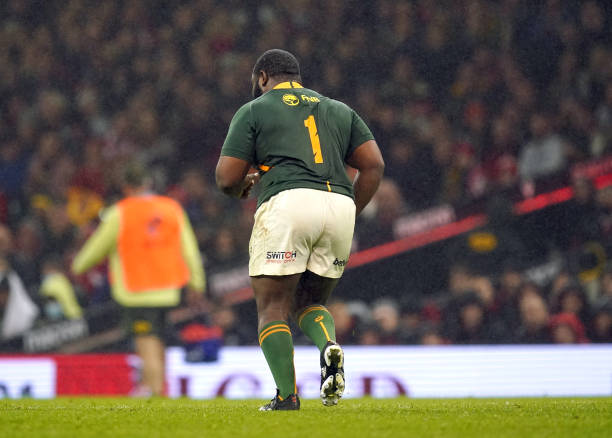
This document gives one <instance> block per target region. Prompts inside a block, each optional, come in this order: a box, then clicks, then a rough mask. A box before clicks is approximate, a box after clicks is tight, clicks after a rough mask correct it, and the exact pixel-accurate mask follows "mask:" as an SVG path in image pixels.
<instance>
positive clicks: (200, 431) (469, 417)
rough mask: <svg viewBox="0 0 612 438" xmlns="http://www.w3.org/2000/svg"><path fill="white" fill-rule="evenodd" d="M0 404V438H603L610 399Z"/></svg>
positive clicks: (608, 432)
mask: <svg viewBox="0 0 612 438" xmlns="http://www.w3.org/2000/svg"><path fill="white" fill-rule="evenodd" d="M261 404H262V401H257V400H223V399H217V400H206V401H198V400H188V399H174V400H170V399H148V400H145V399H128V398H59V399H54V400H0V437H2V438H4V437H11V438H13V437H14V438H21V437H78V438H89V437H96V438H101V437H130V438H137V437H146V438H153V437H177V438H180V437H199V438H204V437H242V436H244V437H265V438H272V437H276V436H280V437H284V436H287V437H291V438H298V437H308V438H324V437H328V436H330V437H334V438H341V437H349V438H357V437H394V438H397V437H445V438H446V437H495V438H501V437H521V438H528V437H555V438H561V437H611V436H612V398H576V399H569V398H544V399H535V398H526V399H508V400H506V399H460V400H448V399H445V400H418V399H409V398H397V399H386V400H380V399H369V398H364V399H347V400H342V401H341V402H340V405H338V406H337V407H334V408H326V407H324V406H322V405H321V403H320V402H319V401H318V400H303V401H302V409H301V410H300V411H299V412H295V411H294V412H259V411H257V408H258V407H259V406H260V405H261Z"/></svg>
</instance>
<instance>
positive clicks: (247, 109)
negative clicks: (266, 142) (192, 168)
mask: <svg viewBox="0 0 612 438" xmlns="http://www.w3.org/2000/svg"><path fill="white" fill-rule="evenodd" d="M253 125H254V124H253V121H252V116H251V105H250V104H246V105H243V106H242V107H241V108H240V109H239V110H238V111H237V112H236V114H235V115H234V117H233V118H232V122H231V123H230V127H229V130H228V132H227V137H225V142H224V143H223V148H222V149H221V156H220V157H219V161H218V163H217V168H216V170H215V179H216V181H217V187H219V189H220V190H221V191H222V192H223V193H225V194H226V195H229V196H232V197H235V198H246V197H247V196H248V195H249V192H250V191H251V188H252V187H253V185H254V184H255V183H256V182H257V181H258V179H259V175H258V174H248V172H249V169H250V168H251V163H252V162H253V159H254V155H255V128H254V126H253Z"/></svg>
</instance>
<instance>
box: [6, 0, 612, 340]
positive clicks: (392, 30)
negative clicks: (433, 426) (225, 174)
mask: <svg viewBox="0 0 612 438" xmlns="http://www.w3.org/2000/svg"><path fill="white" fill-rule="evenodd" d="M313 11H317V13H316V14H315V13H314V12H313ZM0 17H1V18H0V267H1V268H2V277H3V278H4V279H5V280H3V281H2V282H0V306H1V308H2V313H0V315H2V323H3V326H2V332H1V333H2V339H1V341H0V349H2V350H3V351H10V350H13V351H15V350H17V351H21V350H25V351H50V350H51V351H64V352H81V351H92V350H97V351H109V350H117V349H122V348H124V347H125V345H124V342H125V337H124V335H123V333H122V331H121V330H120V329H118V328H117V327H118V316H117V315H116V312H115V310H114V306H113V303H112V302H111V301H110V298H109V293H108V282H107V280H106V278H105V269H104V267H100V268H99V269H97V270H95V271H93V272H90V273H89V274H88V275H87V276H85V277H81V278H74V277H66V276H68V272H69V271H68V269H67V267H68V266H69V265H70V261H71V259H72V257H73V256H74V254H75V252H76V250H77V249H78V248H79V247H80V245H81V244H82V243H83V242H84V240H85V239H86V237H87V236H88V235H89V234H90V233H91V231H92V230H93V229H94V228H95V226H96V224H97V221H98V217H99V212H100V209H102V208H103V207H104V206H107V205H110V204H111V203H112V202H114V201H115V200H117V199H118V196H119V186H118V173H117V166H116V164H117V163H120V162H124V161H126V160H134V159H136V160H138V161H140V162H142V163H144V164H146V165H147V166H148V167H149V168H150V169H151V170H152V172H153V175H154V181H155V187H156V189H157V190H158V191H159V192H160V193H165V194H169V195H170V196H172V197H174V198H175V199H177V200H179V201H180V202H181V204H182V205H183V206H184V208H185V210H186V211H187V212H188V214H189V217H190V219H191V221H192V223H193V225H194V229H195V231H196V234H197V238H198V242H199V245H200V249H201V251H202V253H203V254H204V255H205V259H206V271H207V273H208V275H209V280H210V294H209V300H208V302H207V303H205V305H203V306H202V308H198V309H189V308H186V307H182V308H179V309H177V310H176V311H175V312H174V313H173V315H172V321H173V323H174V324H175V325H176V327H177V329H180V328H182V327H183V326H184V325H185V324H187V323H190V322H193V321H194V320H196V321H202V322H203V323H204V324H207V325H211V326H217V327H221V328H222V329H223V332H224V339H225V343H226V345H242V344H254V343H256V341H257V340H256V336H254V335H253V333H251V332H250V331H249V330H245V329H244V327H243V324H248V323H249V321H250V320H252V319H254V309H253V306H252V303H250V302H249V301H248V298H249V290H248V277H246V274H245V273H246V263H245V262H246V258H247V244H248V238H249V230H250V228H251V225H252V215H253V212H254V208H255V203H254V201H253V200H250V201H247V202H243V203H240V204H238V203H233V202H228V201H227V200H225V199H224V198H223V197H222V196H221V195H220V194H219V193H218V192H217V190H216V188H215V187H214V176H213V173H214V164H215V163H216V159H217V156H218V153H219V150H220V147H221V144H222V141H223V138H224V136H225V133H226V129H227V126H228V125H229V121H230V118H231V116H232V114H233V113H234V111H235V110H236V109H237V108H238V107H239V105H240V104H241V103H243V102H245V101H246V100H247V99H249V92H250V85H249V78H250V69H251V68H252V65H253V62H254V60H255V58H254V57H255V56H256V54H258V53H260V52H262V51H263V50H265V49H268V48H272V47H282V48H286V49H288V50H291V51H292V52H294V53H295V54H296V55H297V56H298V58H299V59H300V62H301V64H302V66H303V72H302V73H303V77H304V82H305V85H306V86H311V87H312V88H314V89H317V90H319V91H321V92H322V93H323V94H325V95H328V96H330V97H337V98H339V99H341V100H342V101H344V102H347V103H349V104H350V105H351V106H353V107H354V108H355V109H356V110H357V111H358V112H359V113H360V114H361V115H362V116H363V117H364V119H365V120H366V121H367V123H368V124H369V126H371V127H372V130H373V132H374V134H375V136H376V138H377V141H378V143H379V145H380V146H381V149H382V150H383V153H384V155H385V159H386V162H387V175H386V177H387V179H386V180H385V182H384V184H383V185H382V186H381V189H380V190H379V192H378V194H377V195H376V198H375V200H374V202H373V205H372V206H371V207H369V208H368V209H366V211H364V213H363V215H362V216H361V217H360V219H359V221H358V224H357V229H356V236H355V251H356V252H355V254H354V255H353V257H352V260H351V265H349V268H350V270H349V272H348V273H347V276H346V278H345V279H344V280H343V282H341V284H340V286H339V288H338V291H337V294H336V302H335V304H334V305H333V306H332V308H333V309H334V315H335V317H336V319H337V321H342V323H341V324H339V326H340V325H342V329H341V330H338V333H339V339H342V341H343V342H344V343H359V344H394V343H404V344H406V343H407V344H419V343H424V344H431V343H441V344H448V343H455V344H463V343H553V342H555V343H582V342H589V341H590V342H612V267H611V266H610V263H609V262H608V259H609V258H610V254H611V252H610V251H611V249H612V246H611V245H612V240H611V236H612V234H611V232H612V186H610V183H611V181H612V50H611V49H610V47H612V45H611V43H612V7H611V5H610V3H609V2H605V1H601V2H598V1H594V0H589V1H572V2H557V1H538V2H531V1H530V2H525V1H512V0H500V1H486V0H461V1H430V0H418V1H417V0H415V1H389V0H368V1H346V2H344V1H317V0H300V1H295V2H283V1H280V0H278V1H273V0H267V1H261V2H250V1H249V2H241V1H233V0H230V1H215V0H191V1H180V2H179V1H162V0H147V1H144V0H108V1H104V2H91V1H88V0H69V1H67V2H56V1H47V2H37V1H34V0H7V1H4V2H1V3H0ZM49 266H53V269H52V270H51V271H50V270H49ZM62 267H63V269H62ZM50 275H56V276H58V275H59V276H61V278H62V279H66V278H67V279H68V280H69V284H68V285H66V284H65V283H63V284H64V287H63V288H62V292H61V295H62V297H67V298H64V299H63V300H57V299H54V298H53V296H52V295H53V294H49V293H45V292H44V287H43V286H42V285H43V284H45V282H48V281H49V278H50V277H49V276H50ZM16 279H17V280H16ZM16 289H19V291H22V290H25V291H26V294H25V295H24V294H22V293H21V292H19V294H20V296H21V297H22V298H23V299H22V300H21V302H22V305H21V307H19V308H18V307H15V306H13V307H11V306H8V305H7V302H8V297H10V295H11V294H13V293H15V294H16V293H17V292H15V290H16ZM68 302H69V303H71V304H70V307H71V308H72V309H74V308H78V309H79V311H80V310H81V309H82V312H83V315H84V319H81V318H80V317H79V316H76V317H74V315H75V313H74V311H73V312H72V313H71V312H70V311H69V310H68V308H66V307H65V306H64V307H63V305H62V304H63V303H68ZM77 303H78V304H77ZM32 305H35V306H36V307H37V308H38V310H32ZM15 309H18V310H15ZM19 309H21V310H19ZM24 309H26V310H24ZM9 312H26V314H27V315H29V316H28V318H27V320H28V322H29V323H28V324H21V325H20V326H19V327H13V328H14V329H15V330H18V331H19V332H20V335H19V336H15V335H14V333H15V331H14V330H12V329H11V328H10V327H8V324H9V323H8V322H7V321H15V320H16V319H17V320H19V318H15V315H11V314H9ZM35 314H37V315H38V316H34V315H35ZM77 315H80V312H77ZM21 322H23V321H21ZM252 326H253V327H254V326H255V323H254V322H253V323H252ZM177 331H178V330H177ZM4 333H9V334H10V335H7V336H4ZM175 341H176V342H180V339H179V338H178V337H177V339H176V340H175ZM296 342H299V339H296Z"/></svg>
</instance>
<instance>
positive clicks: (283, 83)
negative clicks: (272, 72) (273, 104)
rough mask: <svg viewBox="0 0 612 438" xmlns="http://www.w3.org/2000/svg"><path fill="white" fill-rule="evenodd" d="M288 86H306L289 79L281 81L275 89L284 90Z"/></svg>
mask: <svg viewBox="0 0 612 438" xmlns="http://www.w3.org/2000/svg"><path fill="white" fill-rule="evenodd" d="M287 88H304V87H302V84H300V83H299V82H296V81H291V82H289V81H287V82H281V83H280V84H277V85H275V86H274V88H273V90H284V89H287Z"/></svg>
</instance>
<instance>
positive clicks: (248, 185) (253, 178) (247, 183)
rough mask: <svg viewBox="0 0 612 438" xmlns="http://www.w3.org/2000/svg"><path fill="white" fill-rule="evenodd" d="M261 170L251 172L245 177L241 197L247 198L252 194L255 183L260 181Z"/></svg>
mask: <svg viewBox="0 0 612 438" xmlns="http://www.w3.org/2000/svg"><path fill="white" fill-rule="evenodd" d="M259 178H260V176H259V172H255V173H249V174H247V175H246V176H245V177H244V181H243V182H242V192H241V193H240V199H246V198H248V197H249V195H250V194H251V189H252V188H253V186H254V185H255V184H257V183H258V182H259Z"/></svg>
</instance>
